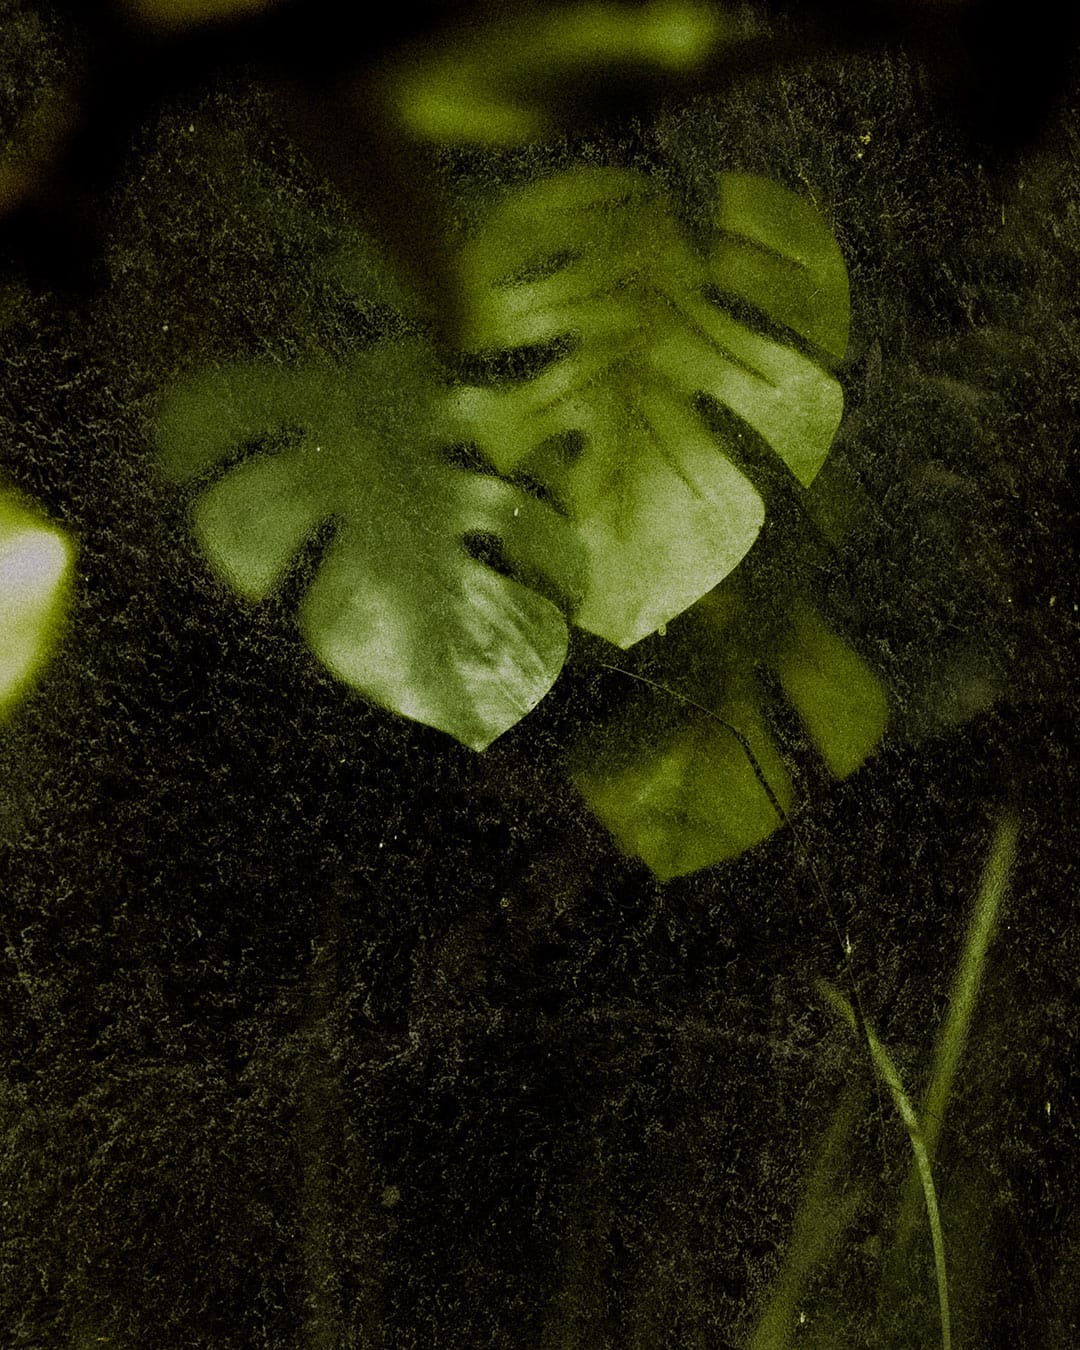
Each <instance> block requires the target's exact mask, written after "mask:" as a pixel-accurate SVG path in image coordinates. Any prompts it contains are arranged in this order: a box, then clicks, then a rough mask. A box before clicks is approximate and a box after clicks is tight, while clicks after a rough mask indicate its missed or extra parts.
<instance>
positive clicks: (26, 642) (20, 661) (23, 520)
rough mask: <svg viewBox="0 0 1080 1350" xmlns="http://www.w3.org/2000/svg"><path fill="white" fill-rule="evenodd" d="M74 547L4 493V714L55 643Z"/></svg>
mask: <svg viewBox="0 0 1080 1350" xmlns="http://www.w3.org/2000/svg"><path fill="white" fill-rule="evenodd" d="M73 558H74V549H73V546H72V544H71V541H70V540H69V539H68V537H67V535H66V534H64V533H63V532H62V531H61V530H59V529H57V528H56V527H55V526H53V525H50V524H49V523H48V522H47V521H46V520H44V519H43V518H42V517H41V516H39V515H38V514H37V512H36V511H34V510H32V509H31V508H30V507H28V506H26V505H24V504H23V502H21V501H20V500H19V498H18V497H16V496H15V495H14V494H13V493H11V492H3V493H0V716H3V715H4V713H6V712H7V710H8V709H9V708H10V707H11V705H12V704H13V703H14V702H15V700H16V699H17V698H18V697H19V696H20V695H21V694H22V693H23V692H24V691H25V690H26V688H27V686H28V685H29V684H30V682H31V680H32V679H33V678H34V676H35V675H36V674H37V672H38V670H39V669H40V668H41V666H42V664H43V663H44V661H45V659H46V658H47V656H48V654H49V651H50V649H51V648H52V646H53V644H54V642H55V639H56V635H57V630H58V628H59V626H60V623H61V621H62V619H63V615H64V612H65V609H66V606H67V598H68V588H69V582H70V577H71V569H72V562H73Z"/></svg>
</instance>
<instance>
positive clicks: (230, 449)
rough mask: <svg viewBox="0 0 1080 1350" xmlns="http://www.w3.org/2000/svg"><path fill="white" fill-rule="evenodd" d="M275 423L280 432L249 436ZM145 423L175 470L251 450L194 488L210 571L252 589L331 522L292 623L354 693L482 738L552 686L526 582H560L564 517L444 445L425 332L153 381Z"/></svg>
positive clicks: (568, 570)
mask: <svg viewBox="0 0 1080 1350" xmlns="http://www.w3.org/2000/svg"><path fill="white" fill-rule="evenodd" d="M282 432H286V433H292V440H291V443H290V444H289V445H288V447H287V448H285V449H280V450H277V451H271V452H259V451H258V448H257V447H258V443H259V441H260V440H263V441H264V442H265V438H267V437H268V436H273V435H274V434H279V435H280V433H282ZM159 440H160V445H161V449H162V453H163V457H164V463H165V466H166V468H167V470H168V472H169V473H170V474H172V475H173V476H175V477H177V478H190V477H192V476H193V475H198V474H200V473H201V472H203V471H205V470H208V469H210V468H212V466H214V465H215V464H216V463H217V462H219V461H220V460H222V459H223V458H224V457H225V456H228V455H230V454H235V453H236V452H237V451H238V450H242V449H243V448H245V447H247V448H248V449H253V450H254V452H253V453H251V454H250V455H249V456H248V457H247V458H246V459H244V460H242V461H241V462H240V463H239V464H238V465H237V466H236V467H234V468H231V469H230V470H229V471H228V472H226V473H225V474H224V476H222V477H220V478H219V479H218V480H217V481H216V482H214V483H213V484H212V485H211V486H210V487H209V488H207V489H206V490H205V491H203V492H202V493H201V494H200V495H199V496H198V497H197V499H196V501H195V505H194V525H195V530H196V533H197V535H198V537H199V540H200V542H201V543H202V545H203V548H204V549H205V551H206V553H207V555H208V557H209V558H210V560H211V563H212V564H213V566H214V568H215V570H216V571H217V572H218V573H219V575H221V576H222V577H224V578H225V579H226V580H227V581H228V582H229V583H230V584H231V585H232V586H233V587H234V588H235V590H237V591H238V592H239V593H240V594H241V595H242V596H244V597H246V598H247V599H249V600H252V601H258V600H261V599H263V598H264V597H265V596H266V595H267V594H268V593H269V592H270V591H271V589H272V588H273V587H274V586H275V585H276V584H277V583H278V582H279V581H280V580H281V579H282V578H283V576H284V575H285V573H286V571H287V570H288V568H289V567H290V565H291V564H292V563H293V561H294V559H295V558H296V556H297V554H298V552H299V550H300V549H301V547H302V546H303V545H304V543H305V541H306V540H308V539H309V538H310V537H311V536H312V534H313V533H314V532H315V531H316V530H317V529H318V528H319V527H320V526H322V525H324V524H326V523H327V522H333V526H334V537H333V541H332V542H331V544H330V545H329V547H328V549H327V550H326V552H325V554H324V555H323V557H322V559H321V562H320V565H319V567H318V570H317V572H316V574H315V577H314V579H313V581H312V582H311V584H310V587H309V589H308V591H307V594H306V596H305V599H304V602H303V607H302V613H301V624H302V628H303V632H304V634H305V636H306V638H307V640H308V642H309V644H310V645H311V648H312V650H313V651H314V652H315V654H316V655H317V656H318V657H319V658H320V659H321V660H322V661H323V662H324V663H325V664H326V665H327V666H328V667H329V669H330V670H331V671H333V673H334V674H335V675H337V676H338V677H339V678H340V679H342V680H344V681H345V682H346V683H348V684H350V685H352V686H353V687H354V688H356V689H359V690H361V691H362V692H363V693H365V694H366V695H367V696H368V697H370V698H372V699H374V700H375V701H377V702H379V703H381V704H384V705H385V706H386V707H388V708H392V709H393V710H394V711H396V712H399V713H403V714H404V715H405V716H407V717H411V718H415V719H416V720H418V721H421V722H425V723H427V724H428V725H430V726H434V727H439V728H440V729H442V730H444V731H448V732H450V734H451V735H453V736H456V737H457V738H458V740H460V741H462V742H463V743H464V744H466V745H469V746H472V747H474V748H475V749H482V748H483V747H485V746H486V745H488V744H489V743H490V742H491V741H492V740H493V739H494V738H495V737H496V736H498V735H499V734H500V733H501V732H503V731H505V730H506V729H507V728H508V727H511V726H513V725H514V723H515V722H517V721H518V720H519V719H520V718H522V717H523V716H524V715H525V714H526V713H527V712H529V710H530V709H531V708H533V707H534V706H535V704H536V703H537V702H538V701H539V700H540V699H541V698H542V697H543V696H544V694H545V693H546V692H547V691H548V689H549V688H550V687H551V684H552V682H553V681H554V679H555V677H556V676H557V674H558V672H559V670H560V669H561V667H562V664H563V661H564V660H565V656H566V642H567V632H566V625H565V622H564V620H563V616H562V614H561V613H560V610H559V608H558V606H557V604H556V603H553V602H552V600H550V599H547V598H545V596H544V595H541V594H539V593H538V591H537V589H534V588H535V587H539V588H540V589H542V590H545V591H546V592H547V593H548V594H552V595H555V596H557V597H567V598H568V599H569V598H572V596H573V594H574V592H575V588H576V587H577V585H578V581H577V576H576V571H577V567H576V559H577V556H578V551H577V547H576V542H575V540H574V536H573V531H572V529H571V528H570V527H569V526H568V525H567V524H566V522H565V521H563V520H562V519H561V518H560V517H559V516H558V515H557V514H556V513H555V512H554V511H553V510H552V509H551V508H550V507H549V506H548V505H547V504H545V503H543V502H540V501H537V500H536V499H535V498H534V497H532V496H529V495H528V494H526V493H524V492H523V491H521V490H520V489H519V488H517V487H515V486H514V485H512V484H510V483H507V482H505V481H503V480H501V479H499V478H498V477H496V476H494V475H492V474H482V473H475V472H471V471H469V470H467V469H463V468H457V467H453V465H452V463H451V461H450V460H449V459H448V458H447V456H446V455H445V453H444V452H445V450H446V449H447V448H448V447H451V446H453V445H455V444H456V443H458V442H459V441H460V440H461V435H460V429H459V428H458V427H456V426H455V424H454V421H453V418H452V415H451V414H450V412H449V411H448V409H447V404H446V391H445V386H444V384H443V382H442V379H441V377H440V373H439V370H438V368H437V366H436V365H435V363H434V361H433V360H432V358H431V356H430V354H429V352H428V350H427V348H426V347H424V346H423V345H422V344H420V343H416V342H412V343H393V344H385V345H383V346H381V347H378V348H375V349H374V350H370V351H368V352H366V353H365V354H363V355H362V356H361V357H360V358H359V359H357V360H356V361H355V362H354V363H353V364H352V365H350V366H347V367H344V368H342V367H336V366H330V365H325V366H324V365H312V366H308V367H306V368H300V369H294V370H283V369H280V368H277V367H274V366H270V365H260V364H240V365H235V366H232V367H226V368H224V369H217V370H211V371H207V372H204V373H201V374H198V375H196V376H195V377H194V378H193V379H191V380H189V381H188V382H187V383H186V384H181V385H179V386H177V387H176V388H174V389H173V390H172V391H171V392H170V393H169V395H168V396H167V398H166V400H165V403H164V406H163V408H162V410H161V415H160V419H159ZM470 541H471V542H472V544H473V547H472V548H470V546H469V545H470ZM481 544H482V547H481ZM477 555H480V556H483V557H484V558H485V560H484V561H480V560H479V556H477ZM489 563H494V564H495V566H494V567H493V566H491V565H489ZM496 567H497V568H498V570H495V569H496Z"/></svg>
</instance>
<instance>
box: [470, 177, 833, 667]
mask: <svg viewBox="0 0 1080 1350" xmlns="http://www.w3.org/2000/svg"><path fill="white" fill-rule="evenodd" d="M712 227H713V228H712V234H711V238H710V240H709V243H708V248H707V250H706V251H705V252H704V254H702V253H701V252H700V251H698V250H696V249H695V248H694V247H693V246H692V245H691V243H690V241H689V240H688V239H687V238H686V235H685V233H684V231H683V230H682V229H681V228H680V226H679V224H678V223H677V222H676V220H675V218H674V216H673V214H672V211H671V208H670V206H669V204H668V202H667V201H666V199H665V198H664V196H663V194H662V193H661V192H660V190H659V189H658V187H657V185H656V183H655V181H654V180H652V179H650V178H647V177H644V176H643V175H640V174H635V173H630V172H624V171H621V170H614V169H599V170H592V169H582V170H574V171H571V172H567V173H562V174H558V175H555V176H553V177H550V178H547V179H544V180H542V181H540V182H538V183H535V184H533V185H531V186H529V187H527V188H524V189H522V190H519V191H516V192H514V193H512V194H510V195H509V196H507V197H506V198H505V199H504V200H503V201H502V202H501V203H500V204H499V205H498V206H497V207H496V209H495V210H494V212H493V213H492V215H491V217H490V219H489V220H488V221H487V222H486V223H485V225H484V226H483V227H482V228H481V230H480V231H479V232H478V234H477V235H476V236H475V237H474V238H473V240H472V241H471V243H470V245H469V246H468V248H467V249H466V251H465V255H464V258H463V262H462V270H463V288H464V303H463V306H462V308H463V312H464V314H465V316H466V325H467V327H466V338H465V341H466V345H467V347H468V348H469V350H470V351H471V352H473V353H476V354H484V355H486V356H487V357H495V356H496V355H498V356H499V357H500V359H503V360H504V361H505V360H506V357H507V355H508V353H511V352H514V351H516V350H520V349H522V348H526V349H528V348H537V347H540V348H542V349H547V350H548V351H554V352H555V353H557V356H556V359H555V360H553V361H551V362H549V364H547V365H546V366H545V368H544V369H542V370H541V371H540V372H539V373H538V374H536V375H534V376H532V377H531V378H528V379H524V380H516V381H513V380H509V381H507V380H503V381H501V382H496V383H494V384H492V385H489V386H487V387H484V386H481V385H474V386H471V387H467V388H466V389H464V390H463V391H462V394H461V398H460V401H459V407H460V410H461V414H462V417H463V419H464V420H467V421H469V422H470V423H471V424H472V425H473V426H474V428H475V435H476V437H477V440H478V442H479V444H480V445H481V446H482V448H483V449H484V451H485V452H486V453H487V455H488V456H489V458H490V459H491V462H492V463H493V464H494V465H495V466H496V467H497V468H498V469H499V470H500V472H504V473H508V472H511V471H516V472H523V473H526V474H528V475H529V476H530V477H531V478H533V479H536V480H537V481H539V482H540V483H541V484H543V485H544V487H545V488H546V489H547V490H548V491H549V492H550V493H551V495H552V497H553V498H554V499H555V501H556V502H558V503H560V505H561V506H562V508H563V509H565V510H566V511H567V513H568V514H569V516H570V517H571V519H572V520H573V521H574V523H575V524H576V526H577V528H578V531H579V532H580V535H581V538H582V542H583V544H584V546H585V550H586V553H587V557H588V584H587V589H586V593H585V597H584V600H583V601H582V604H581V606H580V608H579V609H578V611H577V613H576V615H575V622H576V623H577V624H578V625H580V626H581V627H582V628H585V629H587V630H589V631H590V632H593V633H596V634H598V635H599V636H601V637H604V638H607V639H608V640H609V641H611V642H614V643H617V644H618V645H619V646H622V647H628V646H630V645H631V644H632V643H634V642H637V641H638V640H639V639H640V638H642V637H644V636H645V635H646V634H648V633H651V632H653V631H654V630H655V629H657V628H658V627H659V626H660V625H661V624H664V623H666V622H668V621H669V620H670V619H672V618H674V617H675V616H676V615H677V614H680V613H682V611H683V610H685V609H686V608H688V606H690V605H691V604H693V603H694V602H695V601H696V600H698V599H699V598H700V597H701V596H702V595H704V594H705V593H706V592H707V591H709V590H711V589H712V587H714V586H715V585H716V584H717V583H718V582H719V581H721V580H722V579H723V578H724V577H725V576H726V575H727V574H728V573H729V572H730V571H731V569H732V568H733V567H734V566H735V565H736V564H737V563H738V562H739V560H740V559H741V558H742V557H743V556H744V554H745V553H746V551H747V549H749V547H750V546H751V544H752V543H753V542H754V540H755V539H756V537H757V535H758V531H759V530H760V528H761V525H762V523H763V521H764V514H765V512H764V505H763V502H762V499H761V496H760V495H759V493H758V490H757V488H756V487H755V485H754V483H753V482H752V481H751V478H750V476H748V473H747V471H746V465H745V463H744V450H745V449H746V448H748V447H749V443H750V441H752V440H755V439H757V438H761V439H763V440H764V441H765V442H766V443H767V444H768V445H769V446H770V447H771V448H772V450H773V451H775V453H776V455H777V456H778V458H779V461H780V464H781V465H785V466H786V467H787V469H788V471H789V472H790V474H791V477H792V479H793V484H797V485H801V486H802V487H806V486H808V485H809V484H810V483H811V482H812V481H813V479H814V477H815V475H816V474H817V472H818V470H819V469H820V467H821V465H822V462H823V461H824V459H825V456H826V454H827V452H828V449H829V446H830V444H831V442H832V439H833V436H834V435H835V433H836V429H837V427H838V425H839V422H840V416H841V412H842V408H843V395H842V392H841V389H840V385H839V383H838V382H837V380H836V378H835V377H834V376H833V374H832V373H831V372H830V369H829V367H830V365H831V364H832V363H833V362H835V361H837V360H839V359H840V358H841V357H842V356H843V354H844V350H845V347H846V344H847V333H848V317H849V299H848V282H847V273H846V270H845V268H844V262H843V259H842V257H841V255H840V251H839V248H838V247H837V244H836V241H835V240H834V238H833V236H832V234H831V233H830V231H829V229H828V227H827V226H826V225H825V222H824V221H823V220H822V218H821V216H820V215H819V214H818V212H817V211H816V210H815V208H814V207H813V206H811V205H810V203H808V202H806V201H804V200H803V199H802V198H800V197H797V196H796V195H795V194H793V193H790V192H788V191H786V190H785V189H784V188H782V187H780V186H778V185H777V184H775V183H771V182H769V181H767V180H765V179H761V178H756V177H750V176H745V175H739V174H724V175H722V176H721V177H720V179H719V182H718V189H717V200H716V207H715V210H714V214H713V220H712ZM733 311H734V312H733ZM736 316H738V317H736ZM702 396H704V397H705V398H706V399H707V400H712V401H713V402H714V403H715V404H718V405H720V406H721V407H722V408H723V409H724V410H726V414H727V420H728V422H729V424H730V426H729V430H728V431H727V432H726V433H721V432H717V431H715V430H710V429H709V427H707V425H706V423H705V421H704V419H703V417H702V416H701V414H700V410H699V408H698V406H697V404H698V401H699V399H700V398H701V397H702ZM744 436H745V440H746V445H745V446H744V445H742V444H741V442H743V440H744Z"/></svg>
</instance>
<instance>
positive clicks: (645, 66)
mask: <svg viewBox="0 0 1080 1350" xmlns="http://www.w3.org/2000/svg"><path fill="white" fill-rule="evenodd" d="M741 35H742V26H741V25H740V24H739V23H738V22H737V21H736V20H735V18H734V17H733V16H732V15H730V14H728V13H725V12H724V11H723V10H721V9H719V8H718V7H717V6H715V5H708V4H702V3H701V2H700V0H647V2H646V3H645V4H638V5H624V4H612V3H610V0H608V3H597V2H596V0H591V2H590V3H586V4H570V5H554V6H547V7H544V6H524V7H522V9H521V11H520V12H518V13H516V14H511V15H507V16H500V17H498V18H495V19H493V20H492V21H490V22H488V23H486V24H483V25H481V26H478V27H474V28H473V29H471V30H470V31H469V32H467V33H461V34H455V35H454V36H453V37H452V38H449V39H444V40H443V41H436V42H434V43H430V44H427V45H425V46H423V47H420V48H418V49H416V50H412V51H407V52H405V53H403V54H402V55H401V56H399V57H398V58H397V59H396V60H395V61H394V62H393V63H392V64H391V65H390V66H389V67H388V69H387V71H386V73H385V75H384V81H385V86H384V87H385V97H386V100H387V103H388V106H389V108H390V109H391V111H392V114H393V116H394V119H395V121H396V122H397V124H398V126H399V127H400V128H401V130H402V131H404V132H405V133H407V134H408V135H411V136H415V137H417V138H419V139H424V140H429V141H434V142H436V143H450V144H473V145H481V146H503V145H515V144H518V143H520V142H522V141H528V140H534V139H537V138H540V137H543V136H545V135H550V134H551V132H552V131H554V130H556V129H557V128H558V127H559V126H560V125H561V124H563V123H564V122H565V121H566V118H567V114H568V113H569V114H572V113H573V111H574V110H575V109H576V107H577V106H578V103H579V101H580V99H581V97H582V96H584V95H585V94H586V92H587V90H589V89H591V90H593V91H595V90H597V89H601V90H605V89H608V90H609V89H610V86H611V82H612V80H613V79H617V78H618V77H620V76H621V77H623V78H624V79H627V78H628V77H633V79H634V81H635V82H636V84H637V85H639V86H640V85H641V84H647V82H648V81H649V79H650V78H652V79H656V78H658V77H669V78H670V77H671V76H679V75H683V76H685V75H687V74H691V73H693V72H695V71H697V70H698V69H700V68H701V67H702V65H703V64H704V63H705V62H706V61H707V60H708V59H709V57H710V56H712V55H713V54H714V52H715V51H716V50H717V48H718V47H719V46H720V45H721V44H722V43H725V42H729V41H731V40H732V39H733V38H735V37H738V36H741Z"/></svg>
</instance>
